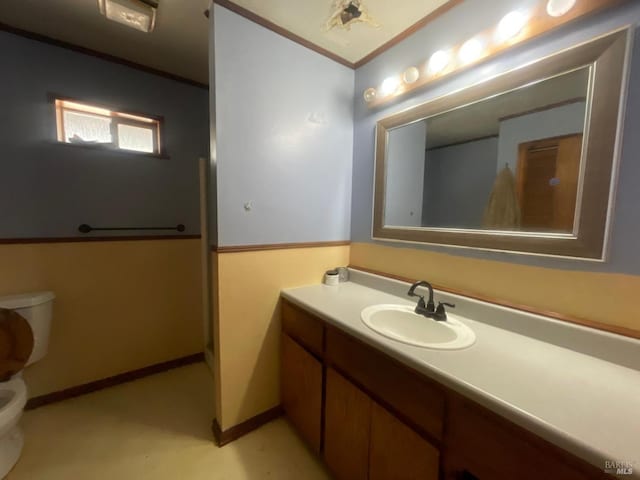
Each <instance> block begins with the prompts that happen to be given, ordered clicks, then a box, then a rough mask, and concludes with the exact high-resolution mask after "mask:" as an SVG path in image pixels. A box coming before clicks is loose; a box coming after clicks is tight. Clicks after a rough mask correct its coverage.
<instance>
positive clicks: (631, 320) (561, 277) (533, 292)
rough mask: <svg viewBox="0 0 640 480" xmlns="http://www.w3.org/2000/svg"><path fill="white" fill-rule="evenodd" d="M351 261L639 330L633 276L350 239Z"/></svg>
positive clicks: (638, 288) (638, 290) (639, 290)
mask: <svg viewBox="0 0 640 480" xmlns="http://www.w3.org/2000/svg"><path fill="white" fill-rule="evenodd" d="M350 263H351V265H354V266H360V267H365V268H369V269H373V270H377V271H380V272H385V273H390V274H395V275H400V276H404V277H407V278H415V279H424V280H428V281H431V282H433V283H434V284H437V285H440V286H443V287H449V288H455V289H460V290H465V291H467V292H469V293H470V294H479V295H483V296H489V297H494V298H496V299H502V300H506V301H509V302H513V303H517V304H522V305H528V306H531V307H536V308H539V309H542V310H547V311H552V312H558V313H561V314H565V315H571V316H575V317H578V318H582V319H585V320H591V321H594V322H598V323H603V324H606V325H612V326H618V327H624V328H628V329H631V330H634V331H639V332H640V315H638V295H639V294H640V277H638V276H632V275H621V274H609V273H594V272H576V271H567V270H556V269H549V268H541V267H531V266H525V265H517V264H514V263H505V262H496V261H490V260H478V259H472V258H465V257H460V256H454V255H447V254H442V253H434V252H428V251H424V250H417V249H411V248H395V247H388V246H381V245H375V244H371V243H354V244H352V245H351V259H350Z"/></svg>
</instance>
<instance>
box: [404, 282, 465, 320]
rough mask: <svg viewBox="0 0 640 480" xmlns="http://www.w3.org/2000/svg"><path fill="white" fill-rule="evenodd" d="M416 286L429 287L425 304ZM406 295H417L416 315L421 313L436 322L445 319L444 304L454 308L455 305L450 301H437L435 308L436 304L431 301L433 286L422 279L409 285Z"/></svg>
mask: <svg viewBox="0 0 640 480" xmlns="http://www.w3.org/2000/svg"><path fill="white" fill-rule="evenodd" d="M418 287H427V288H428V289H429V300H428V301H427V303H426V304H425V302H424V297H423V296H422V295H419V294H417V293H416V288H418ZM407 295H409V296H410V297H419V299H418V305H416V309H415V312H416V313H417V314H418V315H422V316H424V317H427V318H432V319H434V320H436V321H438V322H444V321H446V320H447V312H446V310H445V309H444V307H445V306H447V307H450V308H455V305H454V304H452V303H446V302H438V307H437V308H436V304H435V303H434V302H433V287H432V286H431V284H430V283H429V282H425V281H424V280H420V281H419V282H416V283H414V284H413V285H411V288H410V289H409V292H407Z"/></svg>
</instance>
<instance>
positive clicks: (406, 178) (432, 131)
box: [372, 28, 631, 261]
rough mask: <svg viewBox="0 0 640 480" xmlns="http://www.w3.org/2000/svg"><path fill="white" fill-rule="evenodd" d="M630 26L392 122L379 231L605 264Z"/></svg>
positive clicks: (381, 155)
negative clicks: (582, 259) (603, 262)
mask: <svg viewBox="0 0 640 480" xmlns="http://www.w3.org/2000/svg"><path fill="white" fill-rule="evenodd" d="M630 41H631V31H630V28H628V29H624V30H619V31H616V32H613V33H610V34H608V35H605V36H603V37H599V38H597V39H594V40H592V41H589V42H587V43H584V44H581V45H578V46H576V47H573V48H570V49H567V50H564V51H562V52H559V53H557V54H554V55H551V56H548V57H545V58H542V59H540V60H538V61H536V62H533V63H530V64H527V65H524V66H522V67H520V68H517V69H514V70H511V71H509V72H507V73H504V74H501V75H499V76H496V77H493V78H491V79H488V80H485V81H483V82H481V83H478V84H475V85H472V86H470V87H468V88H465V89H463V90H460V91H457V92H453V93H451V94H448V95H445V96H443V97H440V98H437V99H434V100H432V101H429V102H427V103H424V104H422V105H418V106H416V107H412V108H410V109H408V110H405V111H402V112H398V113H395V114H393V115H391V116H388V117H386V118H383V119H382V120H380V121H379V122H378V123H377V127H376V140H375V141H376V153H375V167H376V168H375V176H374V182H375V184H374V212H373V213H374V218H373V231H372V236H373V238H374V239H380V240H392V241H403V242H418V243H428V244H440V245H449V246H457V247H468V248H476V249H487V250H498V251H510V252H519V253H529V254H538V255H552V256H562V257H577V258H584V259H589V260H596V261H603V260H604V259H605V256H606V243H607V237H608V228H609V218H610V216H611V211H612V208H613V196H614V195H613V194H614V192H615V180H616V170H617V157H618V155H619V152H618V148H619V140H620V139H619V131H620V129H619V124H620V123H621V116H622V115H621V114H622V112H623V107H622V105H623V104H624V103H623V101H624V98H623V97H624V95H625V93H626V80H627V79H626V76H627V62H628V59H627V57H628V51H629V45H630Z"/></svg>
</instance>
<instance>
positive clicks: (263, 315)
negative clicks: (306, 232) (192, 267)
mask: <svg viewBox="0 0 640 480" xmlns="http://www.w3.org/2000/svg"><path fill="white" fill-rule="evenodd" d="M213 255H214V257H217V258H214V259H213V261H212V265H217V285H218V287H217V288H218V304H217V308H218V315H217V322H218V325H217V328H216V329H215V330H216V332H217V334H218V341H217V344H218V349H217V350H218V352H217V354H218V356H219V357H218V358H219V363H218V368H219V372H218V374H219V386H218V390H219V391H218V394H219V397H218V401H219V405H218V410H217V418H218V422H219V424H220V427H221V428H222V430H223V431H224V430H227V429H229V428H230V427H233V426H234V425H237V424H239V423H241V422H243V421H245V420H247V419H249V418H251V417H253V416H255V415H257V414H259V413H262V412H264V411H266V410H268V409H270V408H272V407H274V406H276V405H278V404H279V402H280V391H279V390H280V383H279V347H280V316H279V308H278V306H279V298H280V291H281V290H282V289H283V288H287V287H295V286H300V285H306V284H313V283H318V282H320V281H321V280H322V275H323V273H324V272H325V271H326V270H328V269H330V268H333V267H336V266H339V265H346V264H347V263H348V261H349V246H337V247H316V248H298V249H286V250H266V251H255V252H242V253H218V254H215V253H214V254H213ZM214 288H215V285H214Z"/></svg>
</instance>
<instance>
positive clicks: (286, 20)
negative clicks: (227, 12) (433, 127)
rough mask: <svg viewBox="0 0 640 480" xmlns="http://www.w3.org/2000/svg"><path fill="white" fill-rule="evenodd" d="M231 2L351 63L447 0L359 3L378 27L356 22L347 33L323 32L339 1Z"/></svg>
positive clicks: (401, 0)
mask: <svg viewBox="0 0 640 480" xmlns="http://www.w3.org/2000/svg"><path fill="white" fill-rule="evenodd" d="M232 1H233V3H235V4H237V5H240V6H241V7H243V8H245V9H247V10H249V11H251V12H253V13H255V14H257V15H259V16H261V17H263V18H266V19H267V20H269V21H271V22H273V23H275V24H276V25H278V26H280V27H282V28H284V29H286V30H288V31H290V32H292V33H295V34H296V35H299V36H300V37H303V38H304V39H306V40H308V41H310V42H311V43H314V44H315V45H318V46H320V47H322V48H324V49H326V50H329V51H330V52H332V53H334V54H336V55H338V56H339V57H342V58H344V59H345V60H347V61H349V62H352V63H355V62H357V61H358V60H361V59H362V58H363V57H365V56H366V55H367V54H369V53H371V52H372V51H373V50H375V49H376V48H378V47H380V46H382V45H383V44H385V43H386V42H388V41H389V40H391V39H392V38H393V37H395V36H396V35H398V34H400V33H402V32H403V31H404V30H406V29H407V28H409V27H410V26H412V25H413V24H414V23H416V22H417V21H419V20H420V19H422V18H424V17H426V16H427V15H429V14H430V13H432V12H433V11H434V10H436V9H437V8H438V7H441V6H442V5H444V4H445V3H448V0H359V1H360V2H361V4H362V6H363V7H364V10H365V11H366V12H367V13H368V15H369V16H370V17H371V18H372V19H373V21H375V22H376V23H377V24H378V26H374V25H371V24H369V23H365V22H359V23H353V24H352V25H351V26H350V29H349V30H346V29H343V28H334V29H332V30H329V31H327V30H326V22H327V20H328V19H329V18H330V17H331V15H332V14H333V13H334V12H335V10H336V8H335V7H336V5H340V4H343V0H303V1H296V0H269V1H265V0H232ZM344 1H345V2H346V3H347V4H348V3H349V2H348V1H347V0H344Z"/></svg>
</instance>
